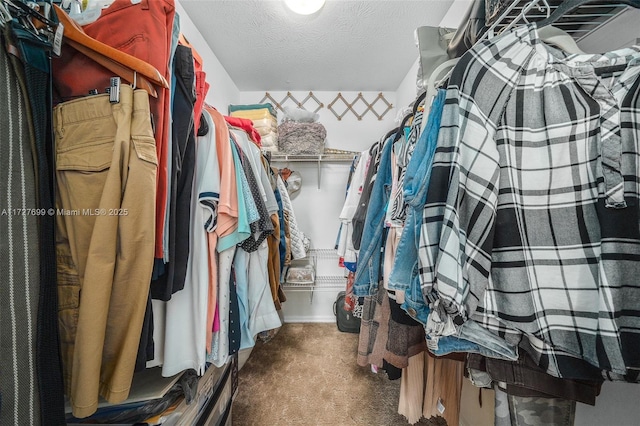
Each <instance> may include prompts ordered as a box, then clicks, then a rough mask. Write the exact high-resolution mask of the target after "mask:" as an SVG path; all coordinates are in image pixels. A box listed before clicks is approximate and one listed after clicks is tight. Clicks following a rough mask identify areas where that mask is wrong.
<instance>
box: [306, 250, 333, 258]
mask: <svg viewBox="0 0 640 426" xmlns="http://www.w3.org/2000/svg"><path fill="white" fill-rule="evenodd" d="M308 255H309V256H311V257H315V258H316V259H338V257H339V256H338V253H337V252H336V250H335V249H314V248H312V249H311V250H309V254H308Z"/></svg>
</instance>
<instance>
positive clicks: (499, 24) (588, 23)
mask: <svg viewBox="0 0 640 426" xmlns="http://www.w3.org/2000/svg"><path fill="white" fill-rule="evenodd" d="M529 3H531V1H530V0H519V1H515V2H513V3H511V4H509V5H508V6H507V7H506V8H505V9H504V10H503V11H502V13H501V15H500V16H499V17H498V16H496V17H495V18H492V19H491V20H490V21H489V22H488V23H489V24H490V25H494V27H493V29H492V31H494V32H495V33H496V34H498V33H500V31H502V29H504V28H505V27H508V26H510V25H513V24H524V23H525V22H524V20H523V19H522V11H523V9H524V8H525V7H526V6H528V5H529ZM548 3H549V5H550V6H551V9H552V10H551V11H553V9H555V8H556V7H558V5H559V4H560V3H562V1H561V0H548ZM538 4H539V5H542V4H544V3H543V2H542V1H539V2H538ZM627 7H628V6H627V5H626V4H624V3H618V2H615V1H594V2H591V3H589V4H584V5H581V6H579V7H578V8H577V9H575V10H573V11H571V12H569V13H567V14H565V15H564V16H562V17H561V18H560V19H559V20H558V21H557V22H556V23H554V24H553V25H554V26H557V27H559V28H561V29H563V30H564V31H566V32H567V33H569V34H570V35H571V36H572V37H573V38H574V39H576V40H577V41H579V40H581V39H582V38H584V37H586V36H587V35H588V34H589V33H591V32H593V31H595V30H596V29H597V28H598V27H599V26H601V25H604V24H606V23H607V22H609V21H610V20H611V19H613V18H614V17H616V16H618V15H619V14H621V13H622V12H624V11H625V10H626V9H627ZM526 16H527V19H528V21H529V22H535V21H539V20H541V19H544V18H545V17H546V16H547V15H546V13H545V11H540V10H538V9H537V8H536V7H533V8H532V9H530V10H529V11H528V12H527V14H526Z"/></svg>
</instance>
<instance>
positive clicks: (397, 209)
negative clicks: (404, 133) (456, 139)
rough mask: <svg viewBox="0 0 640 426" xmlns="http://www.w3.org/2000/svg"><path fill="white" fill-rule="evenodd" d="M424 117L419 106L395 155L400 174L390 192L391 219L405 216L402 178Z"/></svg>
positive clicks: (404, 217) (403, 218) (403, 178)
mask: <svg viewBox="0 0 640 426" xmlns="http://www.w3.org/2000/svg"><path fill="white" fill-rule="evenodd" d="M423 117H424V108H419V109H418V111H417V112H416V115H415V116H414V117H413V121H412V122H411V130H410V131H409V137H408V138H407V141H406V143H405V144H404V149H403V150H402V152H400V153H399V155H398V156H397V157H396V164H397V165H398V166H399V167H400V175H399V177H398V182H397V184H396V191H395V192H394V193H393V194H392V204H391V220H393V221H398V222H400V223H404V220H405V219H406V217H407V207H408V205H407V203H405V201H404V180H405V176H406V175H407V166H408V165H409V160H411V157H412V156H413V150H414V149H415V147H416V142H418V137H419V136H420V129H421V128H422V119H423Z"/></svg>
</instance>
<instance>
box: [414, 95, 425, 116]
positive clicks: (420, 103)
mask: <svg viewBox="0 0 640 426" xmlns="http://www.w3.org/2000/svg"><path fill="white" fill-rule="evenodd" d="M426 97H427V92H422V93H421V94H420V96H418V98H417V99H416V100H415V102H414V103H413V115H414V116H415V115H416V113H417V112H418V108H420V105H422V102H423V101H424V99H425V98H426Z"/></svg>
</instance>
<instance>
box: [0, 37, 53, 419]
mask: <svg viewBox="0 0 640 426" xmlns="http://www.w3.org/2000/svg"><path fill="white" fill-rule="evenodd" d="M22 96H23V95H22V93H21V91H20V84H19V82H18V79H17V75H16V73H15V72H14V69H13V68H12V65H11V63H10V61H9V57H8V54H7V53H6V51H5V49H4V46H0V110H2V114H0V141H2V144H3V147H2V149H0V173H1V175H0V176H1V177H0V276H2V290H1V291H0V395H2V407H1V409H0V425H39V424H41V418H40V399H39V393H38V377H37V374H36V367H37V366H36V359H35V354H36V337H37V336H36V334H37V333H36V330H37V327H36V326H37V319H38V299H39V287H40V283H39V281H40V275H39V270H40V268H39V267H40V259H39V247H38V216H37V214H39V213H40V212H38V211H36V210H37V209H36V207H37V205H36V184H35V170H34V164H33V158H32V155H31V144H32V140H31V134H32V129H30V122H29V120H28V118H27V107H26V104H25V100H24V99H23V97H22ZM45 213H46V212H45Z"/></svg>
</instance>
